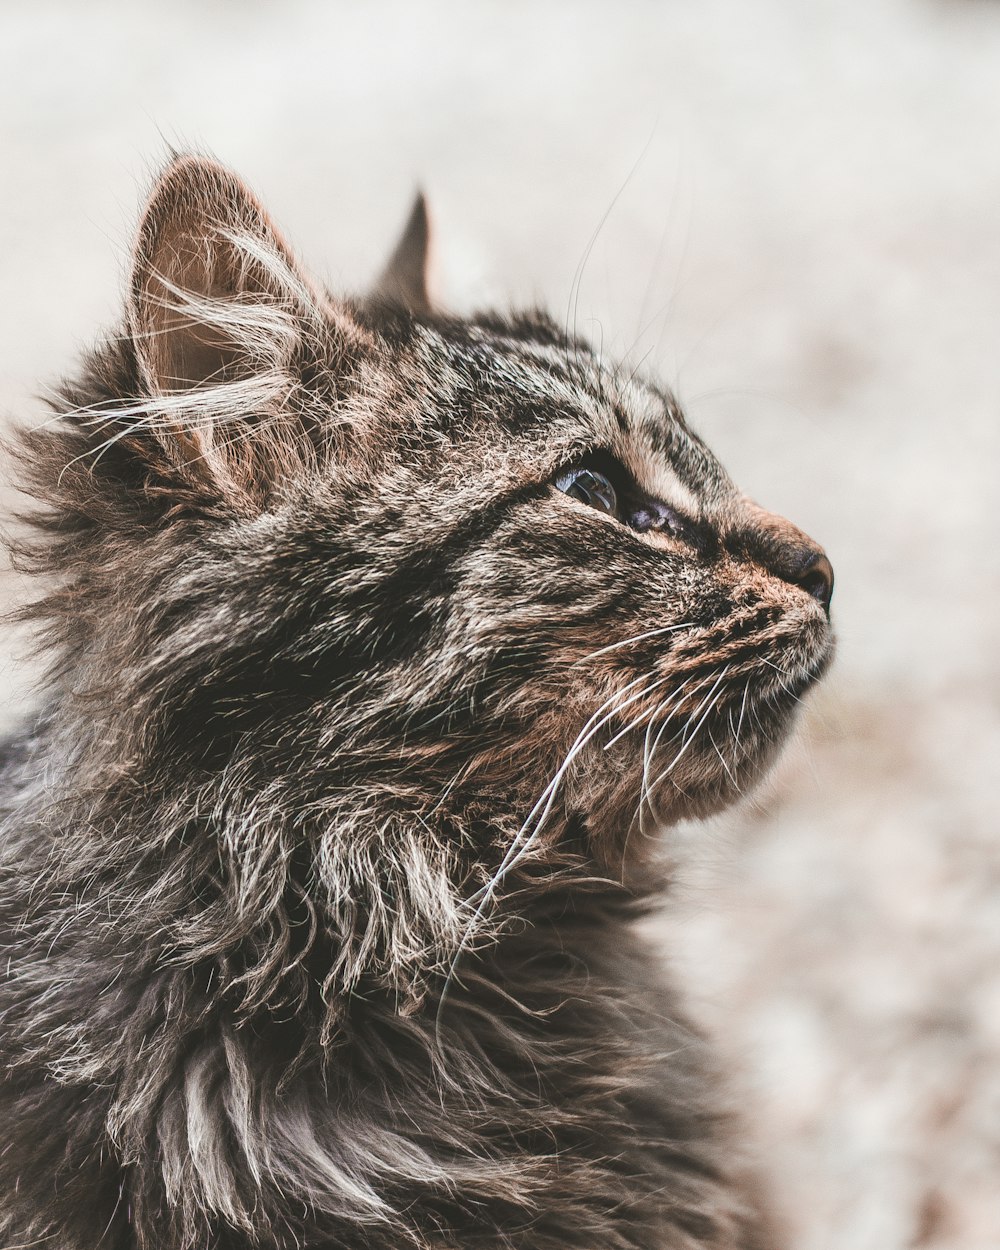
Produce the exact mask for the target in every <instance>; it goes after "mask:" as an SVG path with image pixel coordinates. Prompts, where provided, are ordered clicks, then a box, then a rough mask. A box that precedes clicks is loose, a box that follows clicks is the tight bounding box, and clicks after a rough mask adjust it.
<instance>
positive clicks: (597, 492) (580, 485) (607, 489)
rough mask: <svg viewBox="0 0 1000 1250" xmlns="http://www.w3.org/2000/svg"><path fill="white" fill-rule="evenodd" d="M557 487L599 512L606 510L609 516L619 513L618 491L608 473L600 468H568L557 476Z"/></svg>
mask: <svg viewBox="0 0 1000 1250" xmlns="http://www.w3.org/2000/svg"><path fill="white" fill-rule="evenodd" d="M556 487H557V489H558V490H561V491H563V492H564V494H567V495H569V496H570V498H571V499H578V500H579V501H580V503H585V504H586V505H587V506H588V507H590V508H596V509H597V511H598V512H605V513H607V515H608V516H617V515H618V492H617V491H616V490H615V488H614V486H613V485H612V484H611V479H610V478H609V477H608V475H607V474H606V473H602V472H601V470H600V469H594V468H584V467H578V468H575V469H566V471H565V472H563V473H560V474H559V476H558V477H557V478H556Z"/></svg>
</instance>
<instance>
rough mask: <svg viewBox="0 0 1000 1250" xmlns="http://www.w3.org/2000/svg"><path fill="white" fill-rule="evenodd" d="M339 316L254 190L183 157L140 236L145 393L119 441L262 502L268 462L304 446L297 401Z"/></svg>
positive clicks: (137, 277) (134, 333)
mask: <svg viewBox="0 0 1000 1250" xmlns="http://www.w3.org/2000/svg"><path fill="white" fill-rule="evenodd" d="M328 311H329V310H328V309H327V306H326V302H325V300H324V297H323V296H322V295H321V294H320V293H319V291H318V290H317V288H316V287H315V286H314V285H313V284H312V282H311V281H310V279H309V278H308V277H307V276H306V275H305V273H304V272H303V271H302V270H301V269H300V268H299V266H298V264H297V262H296V260H295V258H294V256H293V255H292V252H291V249H290V248H289V247H288V245H287V243H285V241H284V239H283V238H282V237H281V235H280V234H279V232H278V230H277V228H276V227H275V226H274V224H273V223H272V222H271V219H270V218H269V217H268V215H267V213H266V212H265V211H264V209H263V208H262V206H261V204H260V202H259V201H258V200H257V198H256V197H255V196H254V195H253V193H252V192H251V191H250V190H249V188H248V187H247V186H246V184H245V183H243V182H242V181H241V180H240V179H239V178H237V177H236V175H235V174H233V173H231V172H230V171H229V170H227V169H225V168H224V167H223V166H222V165H219V164H217V163H216V162H215V161H212V160H208V159H206V158H204V157H199V156H181V157H178V158H177V159H176V160H174V161H173V162H172V163H171V164H170V165H169V166H168V167H167V169H166V170H165V171H164V173H163V174H162V175H161V177H160V179H159V180H158V182H157V183H156V185H155V186H154V188H153V191H152V194H151V195H150V198H149V202H148V204H147V206H146V209H145V211H144V213H143V216H142V220H141V223H140V226H139V233H138V239H137V242H136V246H135V252H134V257H133V267H132V279H131V285H130V290H129V303H128V325H129V331H130V337H131V341H132V345H133V348H134V351H135V358H136V362H137V366H138V372H139V379H140V384H141V386H142V387H143V388H144V389H145V391H146V394H145V396H143V395H141V394H140V395H139V396H138V397H137V399H136V402H135V405H134V407H133V408H132V409H131V412H132V417H131V420H130V421H128V420H125V418H124V413H123V410H118V413H117V416H116V423H118V422H121V423H122V433H121V435H120V437H127V438H128V440H129V443H130V445H132V446H133V447H135V448H136V449H137V450H140V451H141V450H142V448H143V446H145V447H147V448H148V458H149V459H150V460H151V461H153V460H161V459H162V458H163V456H164V455H165V456H166V459H167V462H168V463H169V464H172V465H173V466H174V467H175V468H177V469H182V470H183V471H184V472H185V473H186V475H187V476H188V477H192V478H197V479H199V480H201V481H202V482H203V483H204V484H205V485H207V486H210V488H211V491H212V492H213V493H214V494H215V495H216V496H221V497H226V498H228V499H230V500H231V501H235V500H236V499H237V498H238V499H240V500H241V501H243V502H246V501H247V500H250V499H257V500H259V499H260V497H261V496H262V495H265V494H266V492H267V487H268V485H269V484H268V482H267V480H266V478H267V473H268V465H267V461H268V460H269V461H271V462H272V463H273V461H274V458H275V453H276V452H279V451H280V448H281V446H282V445H284V446H285V447H286V449H288V450H289V451H291V450H294V448H293V447H292V445H291V444H292V442H293V439H292V433H294V427H295V421H294V419H293V418H292V417H291V416H290V414H289V412H288V400H289V397H290V395H291V394H292V392H293V391H294V390H295V388H296V385H297V379H298V378H299V377H300V374H301V369H300V365H301V360H302V357H303V352H304V348H305V347H306V345H308V344H309V343H310V342H312V341H314V340H316V339H317V338H318V337H319V336H320V335H321V334H322V333H323V327H324V326H325V325H326V324H327V319H326V314H327V313H328ZM282 430H284V431H285V432H286V433H288V435H289V436H288V437H278V435H279V434H280V431H282ZM289 432H291V433H289ZM299 433H301V431H299ZM116 437H119V435H116ZM298 441H299V442H301V443H303V444H304V443H305V441H307V440H305V439H299V440H298Z"/></svg>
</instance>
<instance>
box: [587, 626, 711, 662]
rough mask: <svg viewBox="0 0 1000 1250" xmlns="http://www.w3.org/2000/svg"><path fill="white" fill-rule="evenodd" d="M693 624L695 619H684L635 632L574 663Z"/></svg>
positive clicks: (687, 627) (688, 627)
mask: <svg viewBox="0 0 1000 1250" xmlns="http://www.w3.org/2000/svg"><path fill="white" fill-rule="evenodd" d="M693 626H694V622H693V621H682V622H681V623H680V624H679V625H664V626H663V627H662V628H661V629H650V630H647V631H646V633H644V634H633V636H632V637H631V638H623V639H622V640H621V642H613V643H611V644H610V645H609V646H607V647H600V648H599V649H598V650H597V651H591V652H590V653H589V654H588V655H584V656H581V657H580V659H579V660H574V661H573V663H574V664H583V663H584V662H585V661H586V660H593V659H594V658H595V657H597V656H599V655H607V654H608V652H609V651H617V650H618V649H619V648H620V647H627V646H630V645H631V644H632V643H633V642H642V641H644V640H645V639H646V638H656V637H658V636H659V635H661V634H672V633H674V631H675V630H678V629H691V628H693Z"/></svg>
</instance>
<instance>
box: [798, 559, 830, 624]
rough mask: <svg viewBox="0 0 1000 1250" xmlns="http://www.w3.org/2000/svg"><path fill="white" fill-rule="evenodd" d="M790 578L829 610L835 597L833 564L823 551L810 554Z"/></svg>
mask: <svg viewBox="0 0 1000 1250" xmlns="http://www.w3.org/2000/svg"><path fill="white" fill-rule="evenodd" d="M788 580H789V581H790V582H793V583H794V584H795V585H796V586H801V587H802V589H803V590H804V591H805V592H806V594H809V595H812V597H813V598H814V599H815V600H817V602H819V603H821V604H822V605H823V608H824V609H825V610H826V611H827V612H829V610H830V600H831V599H832V598H833V565H832V564H831V563H830V561H829V560H828V559H827V557H826V556H825V555H824V554H823V552H822V551H816V552H814V553H813V554H812V555H811V556H809V557H808V558H807V559H806V560H805V561H804V562H803V563H802V564H801V565H800V566H799V568H798V570H797V571H796V573H795V575H794V576H793V577H790V578H789V579H788Z"/></svg>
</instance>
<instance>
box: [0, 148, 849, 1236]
mask: <svg viewBox="0 0 1000 1250" xmlns="http://www.w3.org/2000/svg"><path fill="white" fill-rule="evenodd" d="M426 253H427V222H426V216H425V213H424V209H423V205H422V203H421V202H419V201H418V203H417V206H416V208H415V210H414V213H413V216H412V218H411V220H410V223H409V226H408V228H407V230H406V232H405V234H404V237H403V240H402V242H401V243H400V245H399V247H398V249H397V251H396V253H395V255H394V256H393V259H392V261H391V262H390V264H389V267H388V268H387V270H386V272H385V274H384V276H383V278H382V280H381V282H380V283H379V285H378V287H377V289H376V290H375V291H374V292H373V293H372V294H370V295H368V296H366V297H365V298H362V299H357V300H349V299H340V298H334V297H332V296H331V295H329V294H328V293H327V292H326V291H324V290H323V289H322V288H321V287H320V286H319V285H317V284H316V283H315V282H314V281H313V280H312V279H311V278H310V277H309V276H308V275H307V274H306V273H305V272H304V271H303V270H302V269H301V268H300V267H299V265H298V263H297V261H296V260H295V258H294V256H293V254H292V252H291V251H290V250H289V248H288V246H287V245H286V243H285V241H284V240H283V239H282V237H281V235H280V234H279V233H278V231H277V230H276V228H275V227H274V225H273V224H272V223H271V221H270V219H269V218H268V217H267V215H266V214H265V212H264V211H263V209H262V208H261V206H260V204H259V203H258V202H257V200H256V199H255V198H254V197H253V195H252V194H251V193H250V192H249V190H248V189H247V188H246V186H245V185H244V184H243V183H242V182H241V181H240V180H238V179H237V178H236V177H234V176H233V175H232V174H230V173H229V172H228V171H227V170H225V169H223V168H221V167H220V166H218V165H216V164H215V163H214V162H212V161H209V160H206V159H202V158H200V157H192V156H184V157H180V158H178V159H176V160H174V161H173V163H172V164H170V166H169V167H168V168H167V169H166V171H165V172H164V173H163V174H162V176H161V177H160V179H159V181H158V182H157V184H156V186H155V187H154V189H153V192H152V195H151V198H150V201H149V203H148V205H147V207H146V209H145V213H144V216H143V218H142V221H141V225H140V228H139V232H138V239H137V243H136V246H135V252H134V259H133V267H132V275H131V283H130V286H129V289H128V296H127V303H126V311H125V316H124V319H123V322H122V324H121V326H120V327H119V329H118V332H117V333H115V334H114V335H113V336H111V337H109V338H108V339H107V340H106V341H105V342H104V343H103V344H102V345H101V346H100V347H98V348H97V350H96V351H94V352H93V354H92V355H91V356H90V357H89V358H88V359H87V360H86V362H85V364H84V366H83V368H82V370H81V372H80V374H79V376H78V377H77V378H76V380H74V381H72V382H70V383H68V384H66V385H65V386H64V387H63V388H62V390H61V392H60V395H61V399H60V401H59V403H58V404H57V406H56V412H55V414H54V417H53V419H52V420H51V421H49V422H48V423H46V424H45V425H43V426H42V427H40V428H35V429H32V430H28V431H25V432H23V433H22V434H21V435H20V436H19V455H20V460H21V464H22V466H23V468H24V470H25V474H26V477H27V479H28V482H29V486H30V490H31V491H32V493H33V496H34V498H35V499H36V500H37V506H36V507H35V508H34V510H33V514H32V526H33V528H32V529H31V530H30V531H29V537H28V538H27V539H26V540H24V541H23V542H22V543H21V544H20V547H19V550H18V552H17V556H18V558H19V559H20V561H21V562H22V565H28V566H30V568H31V569H32V570H33V571H35V572H36V573H38V574H40V575H42V577H43V581H42V582H41V583H40V584H41V585H43V586H44V589H43V590H42V591H40V594H39V597H38V600H37V602H36V603H35V605H34V606H33V608H32V609H30V611H31V614H32V615H33V617H34V618H35V619H36V621H37V623H38V628H39V637H40V638H41V640H42V643H43V646H44V650H45V653H46V655H47V656H48V660H49V665H48V668H47V675H46V678H45V683H44V691H43V693H42V694H41V695H40V697H39V700H38V705H37V710H36V712H35V713H34V715H33V717H32V718H31V720H30V723H28V724H27V725H26V726H25V728H24V729H23V731H22V732H20V733H18V734H17V735H16V736H15V737H13V738H12V739H11V740H10V741H9V742H8V743H7V745H6V749H5V752H4V762H3V774H2V795H3V801H2V808H3V811H2V822H3V823H2V829H0V935H2V942H3V947H4V950H3V959H2V964H0V967H2V969H3V974H2V979H0V1021H2V1030H0V1246H2V1247H4V1248H5V1250H13V1248H14V1247H27V1246H31V1247H52V1250H98V1248H101V1250H140V1248H141V1250H249V1248H250V1247H261V1248H264V1250H293V1248H295V1250H303V1248H308V1250H313V1248H314V1250H321V1248H322V1250H406V1248H407V1247H410V1248H412V1250H418V1248H419V1250H499V1248H500V1247H505V1248H510V1250H513V1248H518V1250H639V1248H642V1250H654V1248H655V1250H681V1248H690V1250H693V1248H694V1247H699V1248H702V1250H704V1248H705V1247H717V1248H721V1247H726V1248H727V1250H729V1248H736V1247H749V1246H751V1245H762V1244H764V1240H763V1234H762V1233H761V1231H760V1227H759V1224H758V1221H757V1216H756V1214H755V1212H754V1210H753V1209H752V1208H753V1203H752V1202H751V1201H750V1200H749V1199H748V1198H747V1196H746V1194H747V1192H748V1191H747V1189H746V1187H745V1186H744V1182H743V1177H742V1175H741V1173H742V1169H743V1164H742V1162H741V1160H742V1158H743V1155H744V1150H743V1147H742V1145H741V1143H740V1141H739V1133H738V1130H737V1129H736V1128H735V1126H734V1123H733V1122H732V1121H731V1120H730V1117H729V1113H728V1111H727V1110H726V1107H725V1099H724V1098H723V1097H722V1096H721V1095H720V1094H719V1087H718V1080H717V1077H716V1075H715V1074H714V1071H713V1065H712V1062H711V1059H710V1057H709V1055H708V1053H707V1050H706V1047H705V1045H704V1043H703V1041H702V1039H701V1038H700V1037H699V1035H698V1033H697V1031H696V1030H695V1029H694V1028H693V1027H692V1025H691V1024H690V1023H688V1022H687V1021H686V1020H685V1018H684V1016H683V1013H682V1011H681V1009H679V1007H678V1005H677V1003H676V1002H675V1000H674V998H673V996H672V995H671V994H670V992H668V991H667V990H666V989H664V988H663V987H662V985H661V972H660V969H659V967H658V966H657V961H656V959H655V958H654V957H653V955H651V954H650V953H649V952H648V951H647V950H646V948H645V946H644V945H643V942H642V940H641V939H640V936H639V935H638V934H637V932H636V929H637V926H636V920H637V918H638V917H639V916H640V915H642V914H643V913H644V911H647V910H648V909H649V907H650V906H651V905H652V903H653V902H655V900H656V899H657V898H658V896H659V894H660V891H661V887H662V885H663V881H662V876H663V872H662V869H661V867H660V866H659V865H660V864H661V863H662V855H661V854H659V853H658V849H659V848H660V847H661V844H662V842H663V838H662V837H661V836H660V834H661V832H662V831H663V830H664V829H665V828H668V827H669V826H670V825H671V824H673V823H674V822H676V821H678V820H679V819H681V818H682V817H690V816H692V815H702V814H706V813H709V812H713V811H716V810H717V809H719V808H720V807H722V806H724V805H725V804H727V803H729V802H730V801H731V800H732V799H733V798H734V796H736V795H738V794H740V793H742V792H743V791H745V790H746V789H747V787H748V786H750V785H751V784H752V783H753V782H754V781H755V780H756V779H757V778H758V776H759V775H760V773H761V771H762V769H764V768H765V766H766V765H767V763H768V761H769V760H770V759H771V758H772V757H773V755H774V753H775V749H776V745H777V744H778V743H779V741H780V740H781V739H782V738H783V737H784V735H785V734H786V731H787V730H788V728H789V724H790V722H791V721H792V719H793V716H794V713H795V710H796V708H797V707H798V705H799V702H800V696H801V695H802V693H803V692H804V691H805V690H806V688H807V687H809V686H810V685H811V683H812V682H813V681H815V679H816V678H817V677H818V676H819V674H820V673H821V672H822V670H823V669H824V667H825V666H826V664H827V662H828V658H829V655H830V651H831V633H830V625H829V603H830V594H831V589H832V573H831V569H830V565H829V562H828V561H827V559H826V557H825V555H824V554H823V553H822V551H821V550H820V549H819V548H818V547H817V546H816V545H815V544H814V543H812V542H811V541H810V540H809V539H808V538H806V537H805V535H803V534H802V533H801V532H800V531H799V530H797V529H795V528H794V527H793V526H792V525H790V524H789V523H788V522H786V521H784V520H782V519H780V518H778V517H776V516H773V515H771V514H769V513H767V512H765V511H763V510H762V509H761V508H759V507H757V506H756V505H755V504H753V503H751V502H750V501H749V500H748V499H747V498H746V497H745V496H744V495H742V494H741V493H740V492H739V491H738V490H737V488H736V487H735V486H734V485H733V483H732V482H731V481H730V479H729V478H728V477H727V475H726V473H725V472H724V470H723V469H722V468H721V467H720V465H719V464H718V462H717V461H716V460H715V458H714V457H713V456H712V454H711V452H709V451H708V449H707V448H706V447H705V445H704V444H703V443H702V442H701V441H700V440H699V439H698V438H697V436H696V435H695V434H693V433H692V432H691V430H690V429H689V428H688V426H687V425H686V424H685V421H684V418H683V416H682V415H681V413H680V411H679V409H678V407H677V404H676V401H675V400H674V399H673V398H672V396H671V395H670V394H668V393H666V392H664V391H663V390H661V389H658V388H657V387H656V386H654V385H652V384H650V383H649V382H646V381H642V380H640V379H638V378H636V377H635V376H633V374H632V373H631V372H630V371H628V370H626V369H623V368H615V367H612V366H611V365H609V364H607V363H606V362H604V361H602V360H600V359H599V358H598V357H597V356H596V355H595V354H594V352H593V351H592V350H591V349H590V348H589V347H588V346H587V345H586V344H585V343H583V342H581V341H579V340H578V339H576V338H571V337H568V336H567V335H566V334H564V333H563V332H562V330H561V329H560V328H559V327H558V326H557V325H556V324H554V323H553V322H552V321H551V320H549V319H548V318H547V317H545V316H543V315H540V314H537V313H532V314H530V315H527V316H510V317H507V316H498V315H495V314H488V315H483V316H474V317H471V318H469V319H464V318H463V319H458V318H453V317H449V316H447V315H445V314H443V313H442V312H440V311H438V310H437V309H436V308H434V307H433V306H432V305H431V303H430V301H429V300H428V295H427V283H426V277H425V271H426Z"/></svg>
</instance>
